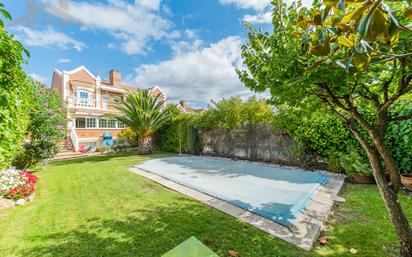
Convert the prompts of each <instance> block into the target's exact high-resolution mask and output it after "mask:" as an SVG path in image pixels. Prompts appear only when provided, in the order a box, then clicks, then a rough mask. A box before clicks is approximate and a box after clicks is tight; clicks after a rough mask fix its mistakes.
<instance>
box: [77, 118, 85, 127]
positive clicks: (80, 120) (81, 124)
mask: <svg viewBox="0 0 412 257" xmlns="http://www.w3.org/2000/svg"><path fill="white" fill-rule="evenodd" d="M76 128H86V119H85V118H76Z"/></svg>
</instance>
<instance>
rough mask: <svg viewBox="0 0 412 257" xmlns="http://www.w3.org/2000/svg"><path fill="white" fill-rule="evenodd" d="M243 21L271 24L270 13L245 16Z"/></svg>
mask: <svg viewBox="0 0 412 257" xmlns="http://www.w3.org/2000/svg"><path fill="white" fill-rule="evenodd" d="M243 20H244V21H246V22H249V23H255V24H256V23H271V22H272V12H261V13H257V14H256V15H250V14H246V15H245V16H244V17H243Z"/></svg>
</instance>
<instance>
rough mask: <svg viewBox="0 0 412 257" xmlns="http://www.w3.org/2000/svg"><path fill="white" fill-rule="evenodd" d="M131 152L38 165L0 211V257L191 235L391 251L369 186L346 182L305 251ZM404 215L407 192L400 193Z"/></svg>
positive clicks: (272, 247) (128, 247)
mask: <svg viewBox="0 0 412 257" xmlns="http://www.w3.org/2000/svg"><path fill="white" fill-rule="evenodd" d="M160 156H164V155H162V154H158V155H152V156H147V157H142V156H139V155H135V154H131V153H127V154H126V153H123V154H113V155H107V156H96V157H90V158H87V159H79V160H71V161H61V162H55V163H52V164H49V165H48V167H47V168H46V169H43V170H39V171H37V172H36V175H38V176H39V177H40V179H39V183H38V186H37V194H36V199H35V201H34V202H33V203H30V204H28V205H25V206H22V207H16V208H11V209H7V210H2V211H0V256H2V257H5V256H28V257H31V256H46V257H47V256H53V257H54V256H71V257H72V256H84V257H93V256H96V257H97V256H110V257H112V256H135V257H144V256H147V257H157V256H161V255H162V254H163V253H165V252H167V251H168V250H170V249H172V248H173V247H174V246H176V245H177V244H179V243H180V242H182V241H184V240H185V239H187V238H189V237H190V236H195V237H197V238H198V239H199V240H200V241H202V242H203V243H204V244H206V245H207V246H208V247H210V248H211V249H212V250H213V251H215V252H216V253H217V254H218V255H219V256H222V257H223V256H229V255H228V253H227V251H228V250H236V251H238V252H240V253H241V256H242V257H245V256H253V257H261V256H268V257H274V256H355V255H354V254H351V253H349V249H350V248H352V247H354V248H356V249H357V251H358V253H357V254H356V256H374V257H376V256H396V253H397V248H396V238H395V235H394V233H393V230H392V227H391V225H390V224H389V222H388V219H387V215H386V211H385V209H384V206H383V204H382V202H381V200H380V198H379V195H378V193H377V190H376V188H375V187H374V186H358V185H348V186H346V187H345V188H344V190H343V196H344V197H345V198H346V199H347V202H346V203H344V204H342V205H340V206H339V207H338V208H337V210H336V211H335V215H334V219H333V220H332V221H331V223H332V224H331V226H330V228H329V231H328V232H327V233H326V235H327V236H328V237H329V240H328V244H327V246H316V248H315V249H314V250H313V251H311V252H304V251H302V250H299V249H297V248H296V247H294V246H292V245H289V244H287V243H284V242H283V241H281V240H278V239H276V238H273V237H271V236H269V235H267V234H265V233H263V232H261V231H259V230H257V229H255V228H253V227H251V226H249V225H247V224H244V223H242V222H240V221H238V220H235V219H234V218H232V217H229V216H227V215H225V214H222V213H221V212H219V211H217V210H214V209H212V208H209V207H207V206H204V205H202V204H200V203H198V202H195V201H192V200H190V199H188V198H186V197H184V196H183V195H181V194H179V193H176V192H173V191H170V190H167V189H165V188H163V187H161V186H159V185H157V184H155V183H153V182H151V181H148V180H146V179H144V178H142V177H140V176H138V175H136V174H134V173H132V172H129V171H128V170H127V167H129V166H132V165H134V164H136V163H138V162H139V161H141V160H144V159H145V158H149V157H160ZM401 200H402V202H403V203H404V206H405V208H406V211H407V213H408V216H409V217H410V218H411V219H412V199H411V197H406V196H403V197H402V199H401Z"/></svg>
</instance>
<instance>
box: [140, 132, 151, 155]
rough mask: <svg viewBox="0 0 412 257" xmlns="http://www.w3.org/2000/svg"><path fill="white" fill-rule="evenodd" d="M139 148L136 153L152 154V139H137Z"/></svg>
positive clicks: (148, 137) (149, 137)
mask: <svg viewBox="0 0 412 257" xmlns="http://www.w3.org/2000/svg"><path fill="white" fill-rule="evenodd" d="M138 141H139V146H138V149H137V151H138V152H139V153H141V154H149V153H151V152H152V137H151V136H147V137H139V139H138Z"/></svg>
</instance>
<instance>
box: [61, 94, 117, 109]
mask: <svg viewBox="0 0 412 257" xmlns="http://www.w3.org/2000/svg"><path fill="white" fill-rule="evenodd" d="M68 105H69V107H70V106H75V107H85V108H92V109H100V110H108V109H115V108H114V107H115V106H116V103H115V102H113V101H105V100H96V99H85V98H80V97H74V96H70V97H69V101H68Z"/></svg>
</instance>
